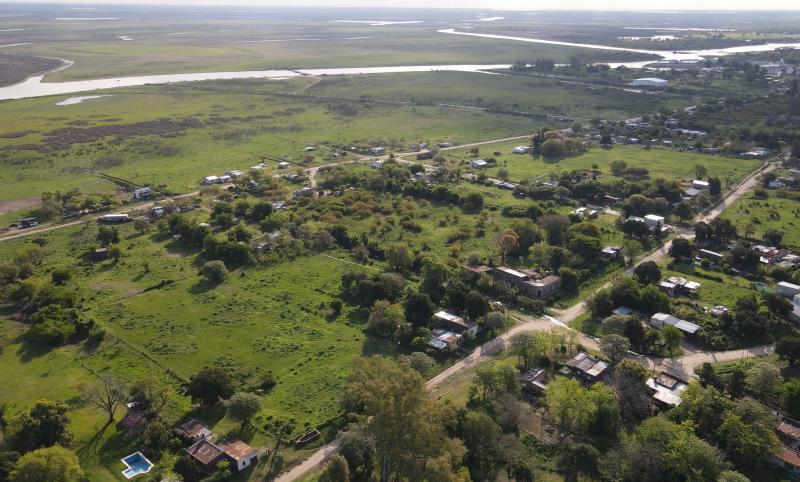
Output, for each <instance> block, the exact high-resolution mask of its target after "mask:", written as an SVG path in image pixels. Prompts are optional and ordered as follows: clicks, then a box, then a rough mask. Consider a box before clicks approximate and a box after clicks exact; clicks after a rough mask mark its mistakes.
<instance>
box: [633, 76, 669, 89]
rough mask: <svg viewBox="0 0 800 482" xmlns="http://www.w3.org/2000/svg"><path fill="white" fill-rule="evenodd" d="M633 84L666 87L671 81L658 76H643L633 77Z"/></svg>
mask: <svg viewBox="0 0 800 482" xmlns="http://www.w3.org/2000/svg"><path fill="white" fill-rule="evenodd" d="M632 84H633V85H635V86H637V87H656V88H664V87H666V86H668V85H669V81H667V80H664V79H659V78H656V77H643V78H640V79H633V82H632Z"/></svg>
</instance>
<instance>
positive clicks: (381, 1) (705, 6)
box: [0, 0, 800, 11]
mask: <svg viewBox="0 0 800 482" xmlns="http://www.w3.org/2000/svg"><path fill="white" fill-rule="evenodd" d="M3 1H5V2H10V3H71V4H75V3H96V4H120V5H124V4H148V5H247V6H253V7H255V6H265V7H267V6H287V7H305V6H309V7H311V6H324V7H371V8H375V7H392V8H461V9H463V8H479V9H495V10H502V9H510V10H665V11H676V10H800V0H603V1H602V2H598V1H597V0H559V1H558V2H544V1H541V0H538V1H537V0H0V3H2V2H3Z"/></svg>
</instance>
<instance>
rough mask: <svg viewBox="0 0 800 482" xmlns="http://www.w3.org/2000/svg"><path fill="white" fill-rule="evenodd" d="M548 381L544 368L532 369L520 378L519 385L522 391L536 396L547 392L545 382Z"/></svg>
mask: <svg viewBox="0 0 800 482" xmlns="http://www.w3.org/2000/svg"><path fill="white" fill-rule="evenodd" d="M546 379H547V370H545V369H544V368H531V369H530V370H528V371H527V372H525V373H523V374H522V375H520V377H519V383H520V385H521V386H522V389H523V390H525V391H526V392H528V393H532V394H534V395H542V394H544V392H546V391H547V385H545V383H544V382H545V380H546Z"/></svg>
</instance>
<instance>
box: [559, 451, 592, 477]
mask: <svg viewBox="0 0 800 482" xmlns="http://www.w3.org/2000/svg"><path fill="white" fill-rule="evenodd" d="M599 458H600V452H598V451H597V449H596V448H594V447H592V446H591V445H589V444H585V443H577V444H571V445H567V446H566V447H565V448H564V450H563V451H562V452H561V455H560V456H559V457H558V459H557V460H556V468H558V470H560V471H561V472H564V480H566V481H570V482H577V480H578V475H584V476H585V477H588V478H593V477H595V476H596V475H597V464H598V460H599Z"/></svg>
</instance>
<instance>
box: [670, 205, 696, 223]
mask: <svg viewBox="0 0 800 482" xmlns="http://www.w3.org/2000/svg"><path fill="white" fill-rule="evenodd" d="M674 212H675V214H676V215H677V216H678V217H679V218H681V220H684V221H685V220H688V219H691V218H692V216H694V209H692V203H690V202H688V201H682V202H680V203H678V205H677V206H675V211H674Z"/></svg>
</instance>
